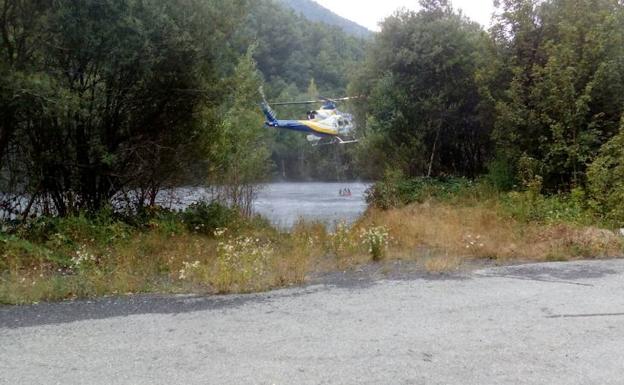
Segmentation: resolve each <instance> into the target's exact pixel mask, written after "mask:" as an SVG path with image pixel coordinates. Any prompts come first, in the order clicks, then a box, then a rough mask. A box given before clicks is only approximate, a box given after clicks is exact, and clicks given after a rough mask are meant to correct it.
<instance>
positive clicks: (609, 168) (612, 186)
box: [587, 120, 624, 226]
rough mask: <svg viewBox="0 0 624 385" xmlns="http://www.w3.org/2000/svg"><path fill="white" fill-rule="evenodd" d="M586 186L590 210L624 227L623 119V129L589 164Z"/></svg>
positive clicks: (623, 126)
mask: <svg viewBox="0 0 624 385" xmlns="http://www.w3.org/2000/svg"><path fill="white" fill-rule="evenodd" d="M587 177H588V182H589V183H588V187H589V193H590V198H591V200H590V203H591V205H592V208H593V209H594V210H596V211H597V212H598V213H600V214H601V215H602V216H603V217H604V218H605V219H606V220H608V221H611V222H615V224H616V225H617V226H622V225H623V224H624V205H623V204H622V202H624V120H623V121H622V130H621V131H620V133H619V134H618V135H616V136H615V137H613V139H611V140H610V141H609V142H607V143H606V144H605V145H603V146H602V148H601V150H600V154H599V155H598V157H597V158H596V159H595V160H594V162H593V163H592V164H591V165H590V167H589V169H588V172H587Z"/></svg>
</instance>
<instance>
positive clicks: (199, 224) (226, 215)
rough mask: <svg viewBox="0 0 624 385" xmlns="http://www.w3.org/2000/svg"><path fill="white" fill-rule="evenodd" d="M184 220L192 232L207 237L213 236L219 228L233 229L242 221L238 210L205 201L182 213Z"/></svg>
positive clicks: (191, 206)
mask: <svg viewBox="0 0 624 385" xmlns="http://www.w3.org/2000/svg"><path fill="white" fill-rule="evenodd" d="M182 218H183V220H184V223H185V224H186V226H187V228H188V229H189V230H190V231H192V232H197V233H201V234H206V235H212V234H213V233H214V231H215V230H216V229H219V228H232V227H233V226H234V225H236V224H238V223H240V221H241V215H240V213H239V212H238V211H237V210H236V209H233V208H229V207H227V206H225V205H223V204H220V203H218V202H210V203H208V202H205V201H202V202H198V203H194V204H192V205H190V206H189V207H188V208H187V209H186V210H184V212H183V213H182Z"/></svg>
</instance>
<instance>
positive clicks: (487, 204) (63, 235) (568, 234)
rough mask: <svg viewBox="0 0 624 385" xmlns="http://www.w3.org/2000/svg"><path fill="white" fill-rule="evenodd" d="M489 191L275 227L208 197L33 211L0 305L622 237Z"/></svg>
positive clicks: (5, 246) (381, 200)
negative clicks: (158, 206) (129, 212)
mask: <svg viewBox="0 0 624 385" xmlns="http://www.w3.org/2000/svg"><path fill="white" fill-rule="evenodd" d="M576 194H577V195H574V194H568V195H566V196H557V197H544V196H542V195H539V194H532V193H530V192H521V193H518V192H515V193H500V192H496V191H494V190H492V189H491V188H489V187H488V185H487V184H482V183H473V182H469V181H465V180H448V181H444V182H439V181H430V180H412V181H401V182H400V183H397V182H392V183H390V182H384V183H380V184H377V186H376V188H375V189H374V190H373V191H372V193H371V194H370V196H369V201H370V204H371V208H370V209H369V210H368V212H367V213H366V214H365V215H364V216H363V217H362V219H361V220H360V221H359V222H358V223H356V224H355V225H353V226H347V225H344V224H337V225H336V226H335V227H334V228H332V229H330V230H328V229H326V228H325V226H323V225H321V224H317V223H304V222H301V223H299V224H297V225H296V226H295V227H294V228H293V229H292V231H291V232H288V233H285V232H280V231H278V230H276V229H275V228H273V227H271V226H270V225H269V224H268V223H267V222H266V221H264V220H262V219H261V218H253V219H245V218H242V217H240V216H239V215H238V214H237V213H236V212H235V211H233V210H230V209H227V208H224V207H221V206H219V205H215V204H213V205H208V204H198V205H195V206H193V207H191V208H190V209H188V210H187V211H186V212H183V213H173V212H169V211H165V210H153V211H151V212H146V213H143V214H142V215H140V216H137V215H134V216H132V217H130V218H124V217H119V216H117V215H114V214H112V213H107V212H103V213H101V214H100V215H98V216H91V217H87V216H84V215H81V216H75V217H70V218H62V219H61V218H54V219H45V218H42V219H39V220H36V221H33V222H29V223H27V224H20V225H14V226H6V227H5V228H4V231H3V233H2V235H0V302H1V303H5V304H22V303H32V302H38V301H55V300H63V299H74V298H86V297H96V296H103V295H126V294H131V293H190V292H192V293H201V294H216V293H240V292H253V291H263V290H268V289H272V288H277V287H284V286H288V285H295V284H300V283H302V282H304V281H305V280H306V277H307V276H309V274H311V273H322V272H329V271H335V270H344V269H348V268H351V267H354V266H358V265H361V264H365V263H369V262H370V261H371V260H377V261H380V260H389V261H392V260H408V261H414V262H416V264H418V265H420V266H422V269H426V270H427V271H429V272H432V273H440V272H448V271H452V270H455V269H457V268H459V267H460V266H461V265H462V264H465V263H466V262H467V261H474V260H479V259H488V260H495V261H497V262H499V263H503V264H504V263H509V262H516V261H563V260H570V259H578V258H602V257H617V256H620V255H622V251H623V243H622V238H621V237H620V236H619V235H617V234H616V232H614V231H612V230H609V228H613V227H614V226H615V224H614V223H607V222H604V221H601V218H600V217H599V216H597V215H595V214H593V213H592V211H591V210H590V209H589V208H588V206H586V202H585V201H586V200H585V199H584V198H583V196H582V194H581V195H579V194H578V193H576Z"/></svg>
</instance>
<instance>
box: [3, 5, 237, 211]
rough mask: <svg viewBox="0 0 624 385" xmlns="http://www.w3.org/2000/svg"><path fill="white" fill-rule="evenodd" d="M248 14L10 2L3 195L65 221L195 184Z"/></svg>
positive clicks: (205, 8) (227, 8)
mask: <svg viewBox="0 0 624 385" xmlns="http://www.w3.org/2000/svg"><path fill="white" fill-rule="evenodd" d="M244 5H245V3H244V2H242V1H234V2H231V1H221V0H210V1H190V0H176V1H164V0H145V1H138V0H103V1H97V2H93V1H74V2H49V1H37V0H3V1H1V2H0V10H2V12H3V17H2V19H1V22H2V25H1V26H0V27H1V28H2V41H1V44H0V50H1V51H0V54H1V55H2V57H3V60H2V64H1V65H0V71H1V72H2V84H3V88H2V93H1V95H0V97H1V98H2V106H1V110H2V111H1V112H0V115H1V116H2V118H3V119H2V128H1V132H0V142H1V144H2V146H1V147H2V149H1V151H2V152H1V153H0V155H1V158H2V166H3V173H2V175H3V176H6V175H8V177H7V178H5V179H6V180H4V181H3V182H4V186H3V190H4V191H10V192H12V193H14V194H16V195H17V196H18V197H24V196H27V197H30V198H31V201H32V200H34V199H38V200H39V204H38V206H39V207H40V208H43V209H45V210H49V211H50V212H54V213H57V214H60V215H65V214H69V213H71V212H75V211H78V210H91V211H95V210H98V209H99V208H101V207H102V206H103V205H106V204H108V203H109V202H111V200H112V199H113V198H114V197H119V196H126V197H132V199H133V200H135V203H136V204H137V205H139V206H141V205H143V204H145V203H154V199H155V196H156V193H157V192H158V191H159V190H160V189H161V188H163V187H167V186H174V185H177V184H179V183H182V182H183V181H185V180H186V181H188V180H189V179H191V178H192V175H191V171H196V170H197V168H196V167H193V166H194V165H195V164H196V163H197V160H198V159H202V155H203V151H204V148H202V146H201V144H205V142H206V141H207V140H208V139H206V138H205V137H204V136H205V135H206V134H207V133H209V131H208V130H205V129H202V128H201V125H200V124H199V123H200V122H199V121H198V116H199V114H198V111H199V110H205V109H206V108H208V109H210V108H212V109H213V112H212V113H211V114H208V115H206V114H204V115H203V118H204V119H203V120H204V123H205V121H206V120H209V119H206V118H207V117H210V119H212V122H213V123H214V122H217V121H218V120H219V118H218V114H217V107H218V106H219V105H221V104H223V102H224V100H223V98H224V95H223V93H222V89H223V85H224V83H223V80H222V79H224V78H225V77H224V75H226V74H227V73H228V72H230V71H231V68H232V67H233V65H232V58H235V57H236V56H237V53H236V52H235V51H233V50H231V49H228V48H227V47H228V44H227V43H226V39H227V38H228V36H230V35H232V34H233V33H234V31H235V29H236V26H237V22H236V20H240V18H241V17H243V16H244V15H245V8H244ZM16 178H17V179H18V180H15V179H16ZM120 194H121V195H120ZM18 201H21V199H18ZM29 206H30V204H29Z"/></svg>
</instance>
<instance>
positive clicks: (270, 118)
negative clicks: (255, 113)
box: [262, 102, 277, 126]
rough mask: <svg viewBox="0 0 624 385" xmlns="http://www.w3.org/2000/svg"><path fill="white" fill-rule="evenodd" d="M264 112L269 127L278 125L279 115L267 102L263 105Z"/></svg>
mask: <svg viewBox="0 0 624 385" xmlns="http://www.w3.org/2000/svg"><path fill="white" fill-rule="evenodd" d="M262 112H263V113H264V116H266V119H267V121H266V124H267V126H275V125H277V115H276V114H275V111H273V109H272V108H271V106H269V104H268V103H266V102H264V103H262Z"/></svg>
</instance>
